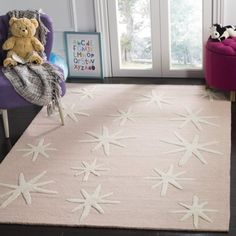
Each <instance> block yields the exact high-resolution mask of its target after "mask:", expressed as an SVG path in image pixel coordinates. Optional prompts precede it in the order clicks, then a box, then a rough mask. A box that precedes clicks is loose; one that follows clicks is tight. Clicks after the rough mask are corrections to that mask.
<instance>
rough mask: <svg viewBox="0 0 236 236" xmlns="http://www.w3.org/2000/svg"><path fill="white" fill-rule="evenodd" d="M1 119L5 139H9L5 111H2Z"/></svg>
mask: <svg viewBox="0 0 236 236" xmlns="http://www.w3.org/2000/svg"><path fill="white" fill-rule="evenodd" d="M1 111H2V119H3V126H4V131H5V137H6V138H9V137H10V134H9V123H8V115H7V110H6V109H2V110H1Z"/></svg>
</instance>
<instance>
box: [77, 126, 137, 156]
mask: <svg viewBox="0 0 236 236" xmlns="http://www.w3.org/2000/svg"><path fill="white" fill-rule="evenodd" d="M121 132H122V131H118V132H116V133H114V134H112V135H111V134H109V130H108V128H107V127H106V126H103V127H102V134H96V133H94V132H90V131H88V132H86V134H88V135H90V136H92V137H94V138H95V139H93V140H79V142H81V143H98V144H97V145H96V146H95V147H94V148H93V149H92V151H95V150H97V149H99V148H101V147H103V151H104V153H105V155H106V156H109V155H110V145H115V146H119V147H123V148H124V147H126V146H125V145H124V144H122V143H120V142H119V141H118V140H121V139H128V138H136V137H132V136H118V135H119V134H120V133H121Z"/></svg>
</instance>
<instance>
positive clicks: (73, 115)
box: [62, 104, 89, 122]
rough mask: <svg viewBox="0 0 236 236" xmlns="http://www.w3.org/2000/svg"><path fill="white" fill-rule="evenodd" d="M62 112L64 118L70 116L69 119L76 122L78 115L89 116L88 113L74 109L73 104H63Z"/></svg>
mask: <svg viewBox="0 0 236 236" xmlns="http://www.w3.org/2000/svg"><path fill="white" fill-rule="evenodd" d="M62 107H63V108H62V109H63V113H64V118H65V119H66V118H67V117H68V118H70V119H71V120H73V121H75V122H78V117H80V116H89V114H87V113H85V112H82V111H77V110H75V104H70V105H69V104H67V105H65V104H63V106H62Z"/></svg>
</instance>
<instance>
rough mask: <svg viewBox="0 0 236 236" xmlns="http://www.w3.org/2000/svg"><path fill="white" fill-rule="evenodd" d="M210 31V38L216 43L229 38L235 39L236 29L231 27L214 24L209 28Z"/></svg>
mask: <svg viewBox="0 0 236 236" xmlns="http://www.w3.org/2000/svg"><path fill="white" fill-rule="evenodd" d="M210 31H211V32H210V33H211V35H210V38H211V39H212V40H213V41H217V42H221V41H223V40H225V39H227V38H229V37H236V29H235V27H234V26H232V25H227V26H222V25H220V24H214V25H213V26H212V27H211V28H210Z"/></svg>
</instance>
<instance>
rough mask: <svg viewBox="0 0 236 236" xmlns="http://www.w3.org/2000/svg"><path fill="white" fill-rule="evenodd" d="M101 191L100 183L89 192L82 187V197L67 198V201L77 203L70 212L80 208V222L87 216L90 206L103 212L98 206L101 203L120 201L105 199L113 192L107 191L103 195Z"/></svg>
mask: <svg viewBox="0 0 236 236" xmlns="http://www.w3.org/2000/svg"><path fill="white" fill-rule="evenodd" d="M100 192H101V185H98V186H97V188H96V189H95V191H94V193H92V194H89V193H87V192H86V191H85V190H84V189H81V195H82V196H83V198H82V199H81V198H72V199H67V201H68V202H73V203H78V204H79V206H78V207H75V208H74V209H73V210H72V212H75V211H78V210H80V209H83V210H82V214H81V216H80V222H82V221H83V220H84V219H85V218H86V217H88V215H89V213H90V210H91V208H94V209H95V210H97V211H98V212H99V213H100V214H103V213H104V210H103V208H102V207H101V206H100V205H101V204H117V203H120V202H119V201H114V200H109V199H106V198H108V197H110V196H111V195H113V193H112V192H111V193H107V194H104V195H100Z"/></svg>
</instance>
